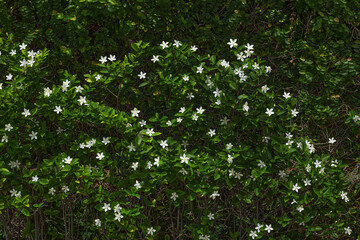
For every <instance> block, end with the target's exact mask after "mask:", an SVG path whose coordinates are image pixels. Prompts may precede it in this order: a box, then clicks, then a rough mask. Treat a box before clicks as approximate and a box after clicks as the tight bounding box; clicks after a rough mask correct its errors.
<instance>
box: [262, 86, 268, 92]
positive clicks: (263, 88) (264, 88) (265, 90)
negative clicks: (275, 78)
mask: <svg viewBox="0 0 360 240" xmlns="http://www.w3.org/2000/svg"><path fill="white" fill-rule="evenodd" d="M268 90H269V88H268V86H267V85H264V86H262V87H261V91H263V92H264V93H266V92H267V91H268Z"/></svg>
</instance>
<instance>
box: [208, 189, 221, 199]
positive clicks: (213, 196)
mask: <svg viewBox="0 0 360 240" xmlns="http://www.w3.org/2000/svg"><path fill="white" fill-rule="evenodd" d="M216 197H220V194H219V193H218V191H214V192H213V194H211V195H210V198H212V199H215V198H216Z"/></svg>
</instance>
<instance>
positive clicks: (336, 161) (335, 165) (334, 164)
mask: <svg viewBox="0 0 360 240" xmlns="http://www.w3.org/2000/svg"><path fill="white" fill-rule="evenodd" d="M338 163H339V162H338V160H337V159H335V160H332V161H331V165H330V166H331V167H337V165H338Z"/></svg>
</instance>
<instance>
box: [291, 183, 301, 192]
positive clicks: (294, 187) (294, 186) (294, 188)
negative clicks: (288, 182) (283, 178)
mask: <svg viewBox="0 0 360 240" xmlns="http://www.w3.org/2000/svg"><path fill="white" fill-rule="evenodd" d="M300 188H301V187H299V186H298V184H297V183H296V184H294V185H293V187H292V190H293V191H295V192H298V191H299V189H300Z"/></svg>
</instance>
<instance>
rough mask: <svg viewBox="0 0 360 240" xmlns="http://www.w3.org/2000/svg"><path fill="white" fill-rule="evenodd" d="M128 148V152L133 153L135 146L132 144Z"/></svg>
mask: <svg viewBox="0 0 360 240" xmlns="http://www.w3.org/2000/svg"><path fill="white" fill-rule="evenodd" d="M128 148H129V151H130V152H135V146H134V145H133V144H132V143H130V145H129V146H128Z"/></svg>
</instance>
